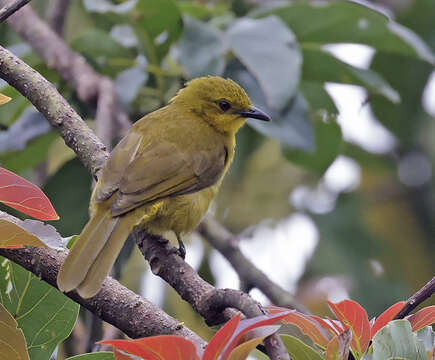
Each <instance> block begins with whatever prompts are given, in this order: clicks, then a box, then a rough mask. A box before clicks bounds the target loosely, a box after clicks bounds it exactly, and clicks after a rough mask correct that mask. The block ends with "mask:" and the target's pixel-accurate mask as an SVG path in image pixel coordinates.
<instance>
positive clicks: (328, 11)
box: [258, 1, 434, 63]
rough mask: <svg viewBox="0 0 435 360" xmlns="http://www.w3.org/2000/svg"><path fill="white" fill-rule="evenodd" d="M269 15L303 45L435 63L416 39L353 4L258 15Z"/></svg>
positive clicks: (297, 5)
mask: <svg viewBox="0 0 435 360" xmlns="http://www.w3.org/2000/svg"><path fill="white" fill-rule="evenodd" d="M271 14H274V15H277V16H279V17H280V18H281V19H282V20H283V21H284V22H285V23H286V24H287V25H288V26H289V27H290V28H291V29H292V30H293V31H294V33H295V34H296V37H297V39H298V41H299V42H300V43H301V44H303V45H305V44H307V43H311V44H315V45H322V44H331V43H358V44H366V45H369V46H372V47H374V48H375V49H376V50H379V51H383V52H388V53H395V54H402V55H406V56H412V57H417V58H419V59H422V60H425V61H427V62H430V63H433V62H434V55H433V53H432V51H431V50H430V49H429V47H428V46H427V45H426V44H425V43H424V42H423V41H422V40H421V39H420V38H419V37H418V35H416V34H415V33H414V32H412V31H411V30H409V29H407V28H405V27H403V26H401V25H399V24H397V23H395V22H393V21H391V20H390V19H389V18H388V17H386V16H385V15H384V14H382V13H380V12H378V11H375V10H373V9H370V8H368V7H366V6H364V5H360V4H357V3H355V2H350V1H330V2H324V1H323V2H315V3H314V2H306V1H304V2H294V3H292V4H291V5H288V6H282V7H276V8H274V9H272V10H267V11H264V12H262V13H260V14H258V15H261V16H267V15H271Z"/></svg>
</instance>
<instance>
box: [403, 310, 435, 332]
mask: <svg viewBox="0 0 435 360" xmlns="http://www.w3.org/2000/svg"><path fill="white" fill-rule="evenodd" d="M406 319H407V320H408V321H409V322H410V323H411V326H412V331H418V330H420V329H422V328H424V327H425V326H428V325H432V324H433V323H435V305H432V306H428V307H425V308H423V309H421V310H419V311H417V312H416V313H415V314H412V315H411V316H408V317H407V318H406Z"/></svg>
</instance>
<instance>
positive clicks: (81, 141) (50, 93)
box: [0, 46, 108, 177]
mask: <svg viewBox="0 0 435 360" xmlns="http://www.w3.org/2000/svg"><path fill="white" fill-rule="evenodd" d="M0 78H2V79H4V80H5V81H6V82H8V83H9V84H10V85H11V86H13V87H14V88H15V89H17V90H18V91H19V92H20V93H21V94H23V96H25V97H26V98H27V99H29V100H30V102H31V103H32V104H33V105H34V106H35V107H36V108H37V109H38V110H39V112H41V114H43V115H44V116H45V118H46V119H47V120H48V121H49V123H50V124H51V126H52V127H53V128H55V129H56V130H57V131H58V132H59V134H60V136H62V138H63V139H64V140H65V144H66V145H67V146H69V147H70V148H71V149H73V150H74V152H75V153H76V154H77V156H78V157H79V159H80V160H81V161H82V163H83V164H84V165H85V166H86V168H87V169H88V170H89V171H90V173H91V174H92V175H93V176H94V177H95V176H97V173H98V171H99V170H100V169H101V168H102V166H103V165H104V162H105V161H106V159H107V157H108V154H107V152H106V151H105V150H106V148H105V146H104V145H103V144H102V143H101V141H100V140H99V139H98V138H97V137H96V136H95V134H94V133H93V132H92V131H91V130H90V129H89V128H88V126H87V125H86V124H85V123H84V121H83V120H82V119H81V118H80V116H79V115H78V114H77V113H76V112H75V111H74V109H73V108H72V107H71V106H70V105H69V104H68V103H67V102H66V100H65V99H64V98H63V97H62V96H61V95H60V94H59V93H58V91H57V90H56V88H55V87H54V86H53V85H52V84H51V83H50V82H48V81H47V80H46V79H45V78H44V77H43V76H42V75H41V74H39V73H38V72H37V71H35V70H33V69H32V68H31V67H30V66H28V65H27V64H26V63H24V62H23V61H22V60H21V59H19V58H18V57H16V56H15V55H13V54H12V53H11V52H9V51H8V50H6V49H4V48H2V47H1V46H0Z"/></svg>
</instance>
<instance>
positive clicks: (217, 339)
mask: <svg viewBox="0 0 435 360" xmlns="http://www.w3.org/2000/svg"><path fill="white" fill-rule="evenodd" d="M240 316H241V315H240V313H238V314H237V315H236V316H234V317H232V318H231V319H230V321H228V322H227V323H226V324H225V325H224V326H222V327H221V328H220V329H219V331H218V332H217V333H216V334H215V335H214V336H213V337H212V338H211V340H210V342H209V343H208V345H207V347H206V348H205V352H204V355H203V356H202V360H215V359H217V357H218V356H219V354H220V353H221V351H222V350H223V348H224V347H225V345H226V344H227V343H228V341H229V339H230V338H231V336H232V335H233V334H234V331H235V330H236V328H237V325H239V322H240Z"/></svg>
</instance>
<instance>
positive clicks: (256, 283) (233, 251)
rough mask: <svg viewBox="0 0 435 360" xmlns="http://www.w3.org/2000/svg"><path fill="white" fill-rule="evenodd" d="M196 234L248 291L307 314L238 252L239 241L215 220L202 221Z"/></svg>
mask: <svg viewBox="0 0 435 360" xmlns="http://www.w3.org/2000/svg"><path fill="white" fill-rule="evenodd" d="M198 232H199V233H200V234H201V235H202V236H203V237H204V238H206V239H207V241H208V242H209V243H210V244H211V245H212V246H213V247H214V248H216V249H217V250H218V251H219V252H220V253H221V254H222V255H223V256H224V257H225V258H226V259H227V260H228V261H229V262H230V264H231V265H232V266H233V268H234V269H235V270H236V272H237V274H238V275H239V277H240V280H241V281H242V282H244V283H245V284H246V286H247V288H248V289H249V288H251V287H256V288H257V289H259V290H260V291H262V292H263V293H264V294H265V295H266V296H267V297H268V298H269V300H270V301H271V302H272V303H273V304H274V305H277V306H284V307H289V308H293V309H296V310H298V311H300V312H303V313H309V311H308V310H307V309H306V308H305V307H304V306H303V305H301V304H299V303H298V302H297V301H296V300H295V299H294V297H293V296H292V295H291V294H290V293H288V292H287V291H285V290H284V289H283V288H282V287H281V286H279V285H278V284H276V283H274V282H273V281H272V280H271V279H269V278H268V276H267V275H266V274H265V273H264V272H263V271H261V270H260V269H258V268H257V267H256V266H255V265H254V264H253V263H252V262H251V261H250V260H249V259H248V258H247V257H245V255H243V253H242V251H241V250H240V247H239V244H238V243H239V239H238V238H237V237H236V236H235V235H233V234H232V233H231V232H229V231H228V230H227V229H225V228H224V227H223V226H222V225H220V224H219V223H218V222H217V221H216V220H214V219H213V218H210V217H208V218H206V219H204V220H203V221H202V223H201V225H200V226H199V228H198Z"/></svg>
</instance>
